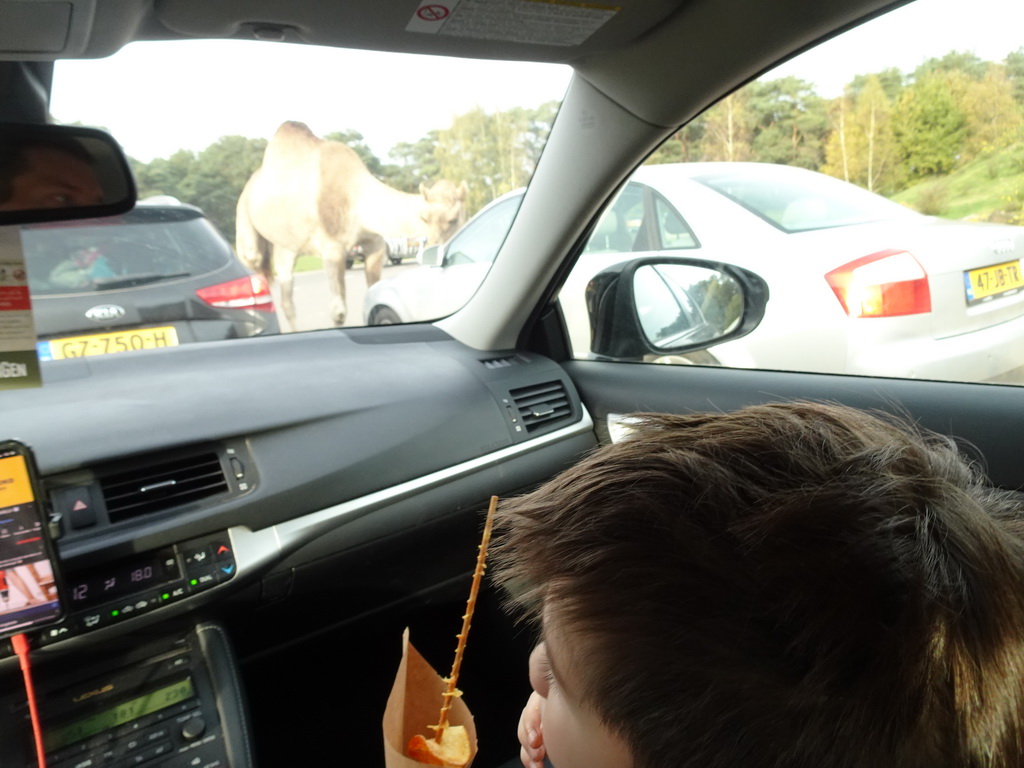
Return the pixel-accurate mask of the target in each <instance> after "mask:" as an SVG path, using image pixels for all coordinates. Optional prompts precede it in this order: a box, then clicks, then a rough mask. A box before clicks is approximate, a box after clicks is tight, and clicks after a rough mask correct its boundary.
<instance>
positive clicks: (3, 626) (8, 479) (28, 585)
mask: <svg viewBox="0 0 1024 768" xmlns="http://www.w3.org/2000/svg"><path fill="white" fill-rule="evenodd" d="M44 514H45V513H44V511H43V505H42V503H41V502H40V500H39V498H38V495H37V491H36V483H35V468H34V466H33V464H32V460H31V454H30V453H29V450H28V448H26V447H25V446H23V445H21V444H20V443H14V442H0V637H2V636H4V635H9V634H14V633H16V632H21V631H24V630H25V629H27V628H30V627H36V626H39V625H42V624H50V623H53V622H55V621H57V620H58V619H60V617H61V613H62V605H61V600H60V590H59V589H58V586H57V576H58V571H57V567H56V559H55V557H54V548H53V545H52V544H51V542H50V539H49V532H48V529H47V525H46V520H44Z"/></svg>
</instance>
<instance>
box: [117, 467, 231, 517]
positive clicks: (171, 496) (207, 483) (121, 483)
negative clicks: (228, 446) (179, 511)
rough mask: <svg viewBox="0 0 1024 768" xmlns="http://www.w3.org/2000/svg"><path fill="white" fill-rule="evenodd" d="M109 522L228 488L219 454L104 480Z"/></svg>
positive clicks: (177, 504) (221, 491)
mask: <svg viewBox="0 0 1024 768" xmlns="http://www.w3.org/2000/svg"><path fill="white" fill-rule="evenodd" d="M101 483H102V485H103V496H104V499H105V500H106V502H107V513H108V514H109V516H110V522H112V523H116V522H119V521H121V520H127V519H130V518H133V517H138V516H139V515H147V514H149V513H151V512H159V511H161V510H164V509H170V508H171V507H179V506H181V505H182V504H188V503H190V502H194V501H199V500H200V499H205V498H206V497H208V496H213V495H215V494H218V493H223V492H225V491H227V490H228V483H227V480H226V478H225V477H224V470H223V469H222V468H221V464H220V459H219V458H218V457H217V454H216V453H202V454H197V455H194V456H185V457H179V458H176V459H172V460H169V461H165V462H161V463H159V464H150V465H149V466H146V467H140V468H138V469H132V470H129V471H127V472H121V473H118V474H114V475H107V476H106V477H104V478H103V479H102V480H101Z"/></svg>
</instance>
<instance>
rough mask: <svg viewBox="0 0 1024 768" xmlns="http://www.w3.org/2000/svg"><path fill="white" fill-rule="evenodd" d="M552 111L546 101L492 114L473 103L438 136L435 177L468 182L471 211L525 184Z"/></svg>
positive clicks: (467, 202) (468, 205)
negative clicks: (436, 175)
mask: <svg viewBox="0 0 1024 768" xmlns="http://www.w3.org/2000/svg"><path fill="white" fill-rule="evenodd" d="M554 110H555V107H554V106H553V105H551V104H547V105H542V106H541V107H538V108H537V109H524V108H522V107H516V108H513V109H509V110H505V111H498V112H493V113H488V112H485V111H484V110H483V109H482V108H480V107H476V108H475V109H472V110H470V111H469V112H466V113H465V114H462V115H458V116H456V117H455V119H454V120H452V124H451V127H449V128H447V129H445V130H442V131H439V132H438V135H437V143H436V145H435V147H434V157H435V159H436V160H437V166H438V177H440V178H446V179H451V180H452V181H455V182H460V181H468V182H469V198H468V200H467V201H466V209H467V211H468V212H469V213H470V214H472V213H473V212H475V211H477V210H479V209H480V208H481V207H483V206H484V205H486V204H487V203H488V202H490V201H491V200H493V199H494V198H496V197H498V196H499V195H502V194H504V193H505V192H509V191H511V190H513V189H516V188H517V187H521V186H524V185H525V184H527V183H528V182H529V180H530V177H531V176H532V175H533V170H534V168H535V167H536V165H537V160H538V158H539V157H540V152H541V150H542V147H543V142H544V140H545V139H546V137H547V131H548V130H549V129H550V125H551V119H552V117H553V115H554Z"/></svg>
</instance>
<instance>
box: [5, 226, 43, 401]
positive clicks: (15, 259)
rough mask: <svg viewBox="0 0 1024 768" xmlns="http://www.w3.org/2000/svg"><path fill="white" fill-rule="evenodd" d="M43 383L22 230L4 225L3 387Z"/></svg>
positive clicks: (12, 387)
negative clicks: (37, 352)
mask: <svg viewBox="0 0 1024 768" xmlns="http://www.w3.org/2000/svg"><path fill="white" fill-rule="evenodd" d="M42 384H43V379H42V376H40V373H39V358H38V356H37V355H36V330H35V324H34V323H33V321H32V299H31V298H30V296H29V289H28V271H27V270H26V268H25V258H24V254H23V252H22V249H21V230H20V229H19V228H18V227H0V389H22V388H24V387H40V386H42Z"/></svg>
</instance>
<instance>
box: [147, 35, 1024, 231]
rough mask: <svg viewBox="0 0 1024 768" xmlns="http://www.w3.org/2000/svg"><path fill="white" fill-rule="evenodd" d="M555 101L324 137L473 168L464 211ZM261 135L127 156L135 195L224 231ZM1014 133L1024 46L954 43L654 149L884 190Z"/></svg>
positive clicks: (407, 172) (437, 165)
mask: <svg viewBox="0 0 1024 768" xmlns="http://www.w3.org/2000/svg"><path fill="white" fill-rule="evenodd" d="M557 109H558V103H557V102H548V103H545V104H542V105H540V106H538V107H536V108H533V109H530V108H524V107H516V108H513V109H509V110H504V111H496V112H486V111H484V110H483V109H480V108H476V109H473V110H470V111H469V112H466V113H465V114H462V115H459V116H457V117H455V118H454V119H453V121H452V124H451V125H450V126H449V127H447V128H442V129H435V130H431V131H429V132H428V133H427V135H425V136H423V137H422V138H420V139H419V140H417V141H415V142H411V143H405V142H403V143H400V144H398V145H396V146H395V147H394V148H392V149H391V151H390V152H389V153H388V158H387V159H386V160H384V159H381V158H379V157H377V156H376V155H375V154H374V153H373V152H372V150H371V149H370V148H369V146H368V145H367V144H366V141H365V139H364V137H363V135H362V134H361V133H359V132H358V131H357V130H354V129H351V128H349V129H345V130H341V131H337V132H334V133H331V134H328V135H326V136H325V137H324V138H327V139H334V140H338V141H342V142H344V143H345V144H348V145H349V146H350V147H352V149H354V150H355V151H356V152H357V153H358V154H359V155H360V157H362V159H363V161H364V162H365V163H366V165H367V167H368V168H369V170H370V171H371V172H372V173H373V174H374V175H376V176H377V177H378V178H380V179H381V180H382V181H384V182H385V183H387V184H389V185H391V186H393V187H395V188H397V189H402V190H405V191H409V192H415V191H416V190H417V189H418V188H419V185H420V183H422V182H427V183H430V182H433V181H435V180H437V179H440V178H448V179H452V180H455V181H461V180H463V179H465V180H467V181H469V188H470V197H469V199H468V201H467V208H468V210H469V212H470V213H473V212H475V211H476V210H478V209H479V208H481V207H482V206H483V205H485V204H486V203H488V202H489V201H491V200H493V199H494V198H495V197H498V196H499V195H501V194H503V193H505V192H508V191H510V190H512V189H515V188H517V187H521V186H524V185H525V184H526V183H527V182H528V181H529V179H530V176H531V175H532V173H533V169H534V167H535V166H536V163H537V160H538V159H539V157H540V152H541V149H542V148H543V145H544V140H545V139H546V137H547V133H548V130H549V129H550V126H551V123H552V121H553V120H554V117H555V114H556V112H557ZM296 117H298V118H299V119H301V116H296ZM266 143H267V142H266V139H262V138H246V137H242V136H225V137H223V138H221V139H219V140H218V141H217V142H215V143H214V144H212V145H210V146H209V147H207V148H206V149H204V150H202V151H200V152H193V151H189V150H179V151H178V152H175V153H174V154H173V155H171V156H170V157H167V158H158V159H155V160H153V161H151V162H149V163H141V162H138V161H133V167H134V170H135V173H136V178H137V180H138V183H139V192H140V197H147V196H150V195H171V196H173V197H176V198H178V199H180V200H182V201H183V202H188V203H191V204H193V205H197V206H198V207H200V208H202V209H203V210H204V211H205V212H206V214H207V216H208V217H209V218H210V219H211V220H212V221H213V222H214V223H215V224H216V225H217V226H218V227H219V228H220V229H221V231H223V232H224V234H225V235H226V236H228V237H229V238H233V237H234V218H235V203H236V201H237V199H238V195H239V194H240V193H241V190H242V187H243V186H244V185H245V182H246V181H247V180H248V178H249V176H250V175H251V174H252V172H253V171H254V170H255V169H256V168H257V167H259V164H260V162H261V160H262V155H263V151H264V149H265V148H266ZM1022 143H1024V48H1021V49H1018V50H1017V51H1014V52H1011V53H1010V54H1008V55H1007V56H1006V58H1005V59H1004V60H1002V61H1000V62H991V61H984V60H982V59H981V58H979V57H978V56H976V55H975V54H973V53H964V52H958V51H951V52H949V53H947V54H946V55H945V56H942V57H940V58H931V59H928V60H927V61H925V62H924V63H922V64H921V65H920V66H919V67H917V68H916V69H915V70H914V71H913V72H910V73H904V72H901V71H900V70H898V69H895V68H890V69H886V70H883V71H881V72H877V73H872V74H865V75H858V76H856V77H854V78H853V80H851V81H850V83H848V84H847V85H846V87H845V88H844V91H843V94H842V95H841V96H839V97H838V98H834V99H825V98H822V97H821V96H819V95H818V94H817V93H815V91H814V88H813V86H812V85H811V84H810V83H808V82H806V81H804V80H801V79H799V78H796V77H783V78H778V79H774V80H759V81H756V82H752V83H750V84H748V85H747V86H745V87H744V88H741V89H739V90H738V91H735V92H734V93H732V94H731V95H729V96H727V97H726V98H724V99H722V100H721V101H719V102H718V103H717V104H715V105H714V106H713V107H711V108H710V109H708V110H707V111H706V112H704V114H702V115H701V116H700V117H698V118H696V119H695V120H693V121H691V122H690V123H688V124H687V125H686V126H684V127H683V128H681V129H680V130H678V131H677V132H676V133H674V134H673V135H672V137H671V138H670V139H669V140H668V141H667V142H665V144H663V145H662V146H661V147H660V148H659V149H658V150H657V151H656V152H655V153H654V154H653V155H652V157H651V158H650V160H649V162H658V163H668V162H690V161H706V160H719V161H721V160H725V161H740V160H752V161H758V162H769V163H782V164H786V165H796V166H801V167H804V168H809V169H812V170H818V171H821V172H823V173H827V174H830V175H832V176H835V177H838V178H841V179H845V180H847V181H850V182H852V183H854V184H858V185H860V186H862V187H864V188H865V189H869V190H871V191H874V192H877V193H880V194H883V195H893V194H895V193H897V192H899V191H901V190H903V189H906V188H907V187H908V186H910V185H913V184H915V183H917V182H918V181H920V180H922V179H925V178H929V177H934V176H944V175H946V174H949V173H950V172H952V171H953V170H955V169H956V168H957V167H960V166H962V165H964V164H966V163H968V162H971V161H973V160H976V159H978V158H981V157H985V156H987V155H992V154H994V153H997V152H1000V151H1002V150H1004V149H1006V148H1008V147H1011V146H1015V145H1019V144H1022ZM1021 161H1022V162H1024V158H1022V159H1021ZM1019 170H1020V171H1021V172H1024V167H1022V168H1020V169H1019Z"/></svg>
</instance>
